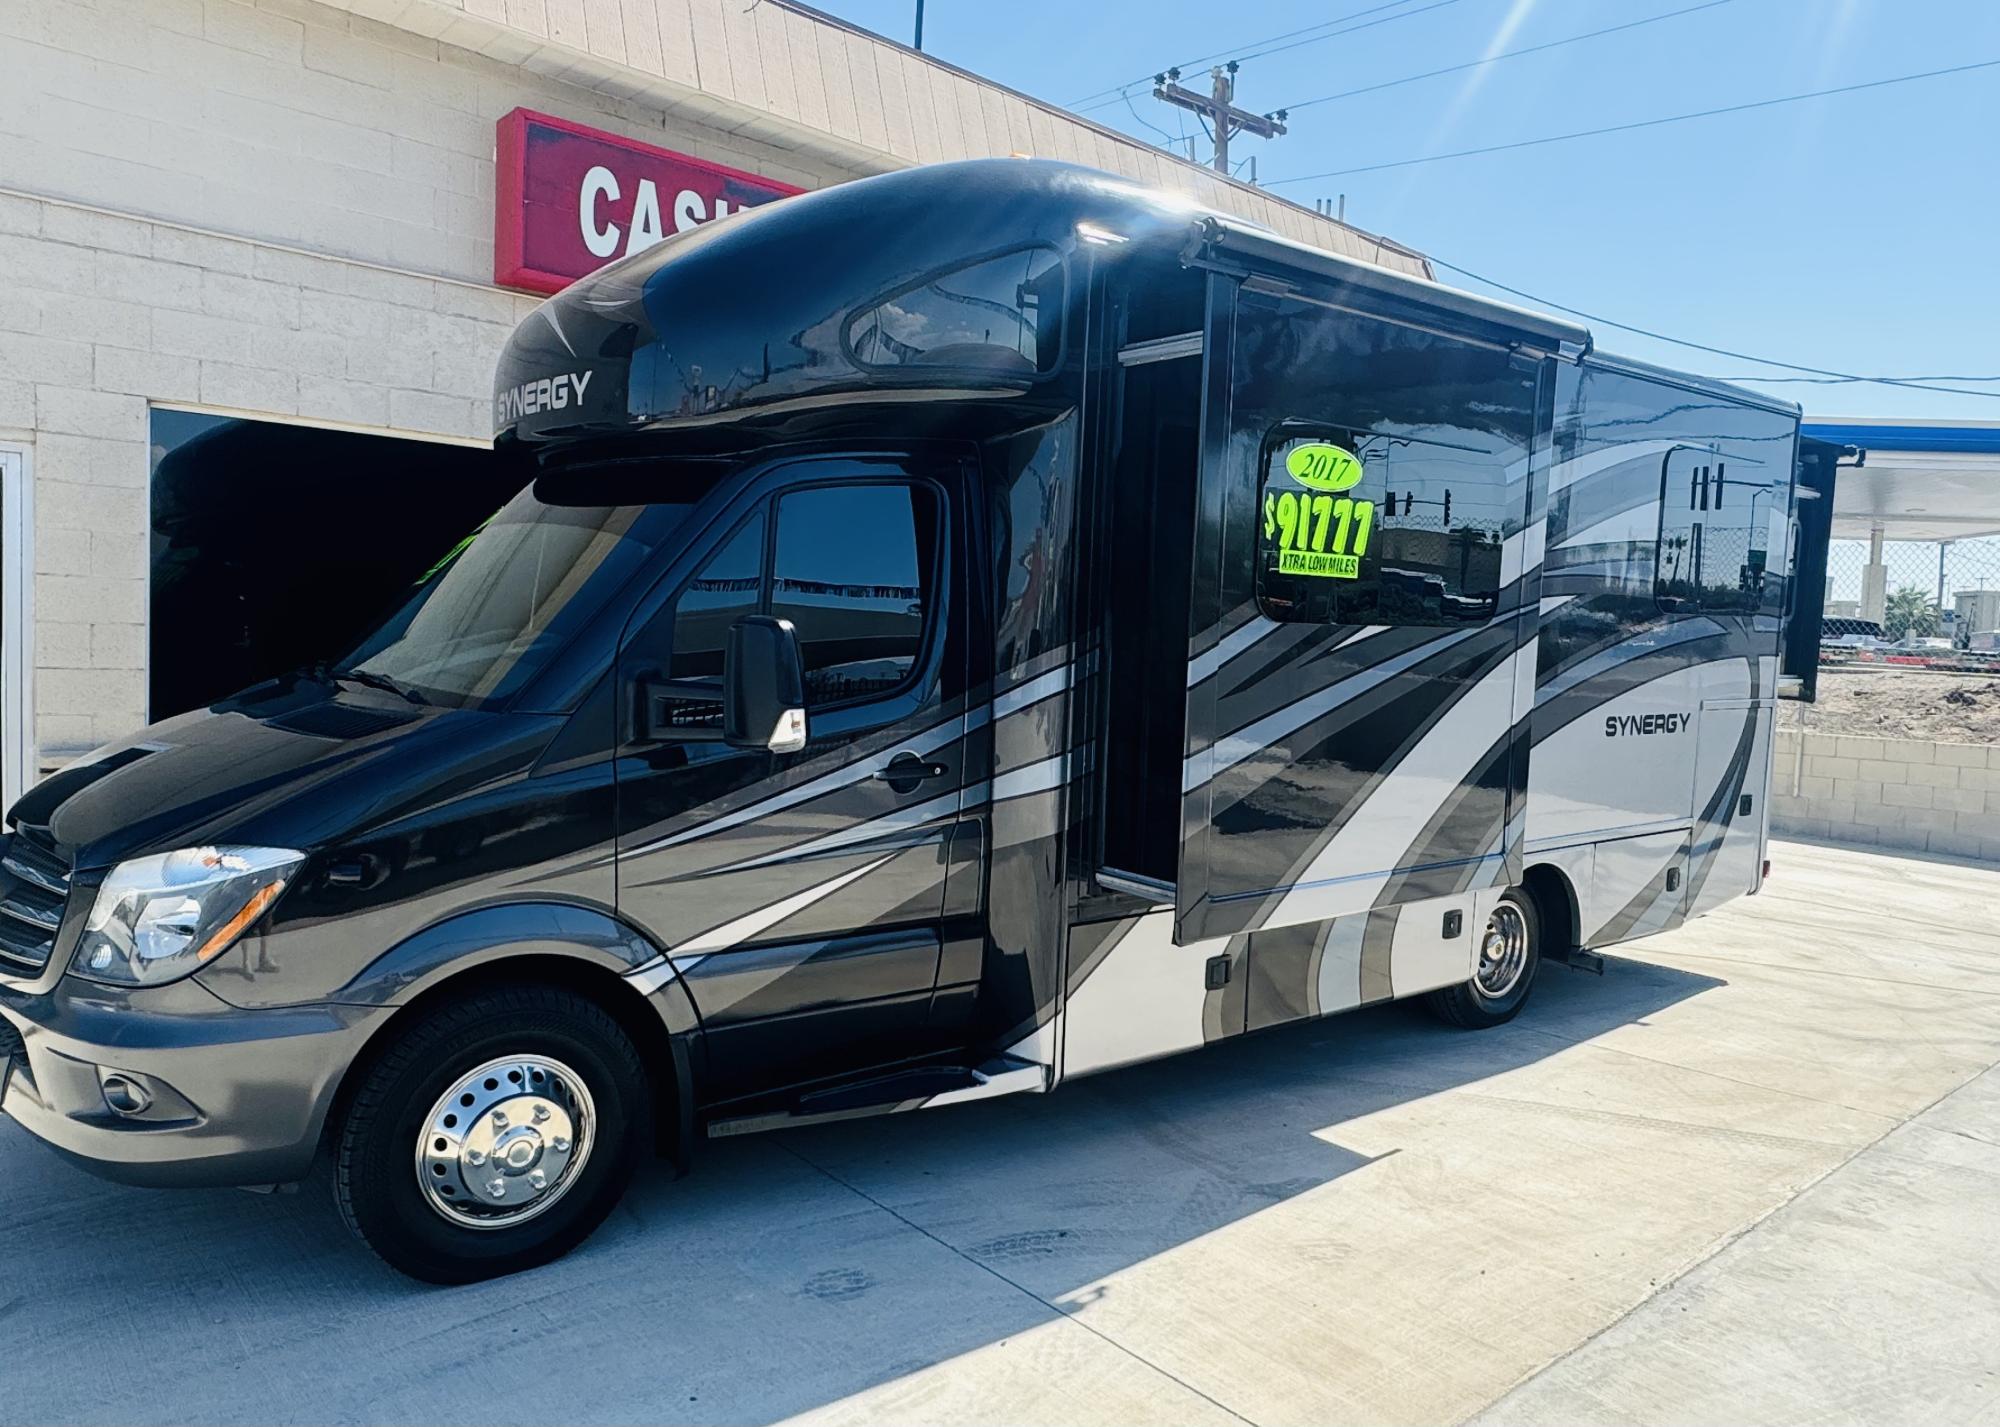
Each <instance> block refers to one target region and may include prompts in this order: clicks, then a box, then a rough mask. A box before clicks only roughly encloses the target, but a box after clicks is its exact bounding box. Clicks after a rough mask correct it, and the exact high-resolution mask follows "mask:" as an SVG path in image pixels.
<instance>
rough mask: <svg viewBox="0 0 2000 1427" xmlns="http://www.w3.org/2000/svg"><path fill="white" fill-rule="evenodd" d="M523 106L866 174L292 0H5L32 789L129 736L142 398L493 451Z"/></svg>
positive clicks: (6, 153)
mask: <svg viewBox="0 0 2000 1427" xmlns="http://www.w3.org/2000/svg"><path fill="white" fill-rule="evenodd" d="M521 104H526V105H530V106H537V107H543V108H548V109H551V110H554V111H556V112H559V113H562V114H564V115H566V116H568V117H572V118H575V119H578V120H580V121H583V122H587V123H593V124H597V125H599V126H601V127H604V128H607V129H611V130H614V131H617V132H620V133H625V134H630V135H632V136H634V137H637V138H641V139H645V140H648V141H651V142H656V143H661V144H665V145H667V146H669V147H673V148H677V149H680V150H682V151H684V152H687V153H692V154H695V155H697V156H699V157H702V158H708V159H713V160H716V161H719V162H724V163H730V164H736V165H740V166H743V167H746V168H751V169H754V170H757V171H759V172H762V173H766V174H770V175H771V176H773V177H776V178H781V179H785V180H787V181H789V182H792V183H796V184H799V185H801V186H803V187H817V186H821V185H823V184H825V183H828V182H833V181H837V180H839V179H843V178H847V177H852V176H854V175H855V174H856V173H858V172H862V171H865V170H860V169H840V168H835V167H831V166H829V165H827V164H825V163H823V162H817V161H815V162H814V163H813V164H812V165H810V166H809V164H808V162H806V161H802V160H801V158H800V156H799V155H797V154H796V153H792V152H789V151H787V150H785V149H783V148H782V147H779V146H777V145H774V144H770V143H766V142H762V141H759V140H756V139H754V138H749V137H745V136H739V135H733V134H723V133H720V132H717V131H712V130H709V129H706V128H703V127H701V126H699V125H695V124H689V123H686V122H682V121H680V120H678V119H677V118H676V116H674V115H672V114H669V113H668V112H667V111H666V110H665V109H664V108H662V107H660V106H657V105H654V106H648V105H647V104H645V103H643V102H641V101H638V100H634V99H621V98H619V97H616V96H613V95H609V94H603V93H599V92H596V91H590V90H571V89H568V88H566V87H565V86H564V85H563V84H562V83H561V82H560V81H557V80H554V79H551V78H548V77H546V76H542V75H536V74H529V73H525V72H523V71H521V70H519V69H516V68H514V67H512V66H510V65H507V64H504V63H502V62H500V61H498V60H495V59H492V58H489V57H486V56H481V55H476V54H471V53H468V52H465V51H462V50H458V49H455V48H453V47H451V46H449V45H443V44H440V43H439V42H438V41H436V40H434V39H426V38H423V37H420V36H416V35H412V34H409V33H407V32H406V31H403V30H398V29H395V28H393V27H390V26H387V25H381V24H376V23H374V22H372V21H369V20H366V19H363V18H361V17H358V16H353V15H349V14H347V13H345V12H343V11H341V10H338V9H335V8H330V7H327V6H322V5H318V4H313V3H304V2H303V0H302V3H277V2H276V0H264V3H261V4H257V5H252V4H249V3H242V0H101V3H86V0H0V442H4V443H10V444H19V445H24V446H26V447H27V448H28V452H29V462H30V471H31V473H32V481H33V487H34V500H33V504H34V529H33V530H32V531H31V532H29V539H28V558H29V559H31V560H32V561H33V564H34V571H35V576H34V583H33V592H34V598H33V604H34V628H33V630H32V641H33V643H32V652H33V663H34V680H33V687H34V702H35V717H34V720H33V728H32V730H31V737H32V740H33V741H32V745H31V748H30V751H29V757H28V767H29V769H30V772H31V774H32V773H33V772H34V771H36V770H46V769H47V768H49V767H51V766H54V765H56V764H59V763H61V762H63V761H65V760H66V759H68V758H70V757H73V756H75V755H76V754H77V753H79V752H82V751H84V750H86V749H89V748H91V747H94V746H96V745H97V744H99V743H102V742H105V741H107V740H109V739H112V738H115V737H119V736H121V735H123V734H126V733H129V732H131V731H132V730H133V729H135V728H138V727H140V726H141V725H142V724H143V723H144V722H145V721H146V675H145V665H146V644H147V633H146V620H147V557H148V548H149V536H148V529H149V511H148V478H149V471H150V464H151V463H150V456H149V450H148V444H147V443H148V410H149V408H150V407H151V406H152V405H154V404H161V405H169V406H198V407H207V408H214V409H218V410H223V411H231V412H241V413H243V414H246V415H256V416H275V417H285V418H296V419H300V420H303V421H306V422H310V423H325V424H338V425H344V426H355V427H363V428H369V429H376V430H382V431H387V432H393V433H396V434H401V435H414V436H428V437H439V438H449V439H458V440H467V439H470V440H478V441H484V440H486V439H487V438H488V437H489V436H490V434H491V431H490V414H489V413H490V407H489V405H488V403H489V401H490V398H491V393H492V373H493V366H494V362H495V360H496V358H497V357H498V354H499V349H500V345H501V343H502V342H503V341H504V339H505V337H506V335H507V333H508V332H509V330H511V328H512V326H513V324H514V323H515V322H517V321H518V320H519V319H520V318H521V317H523V316H524V315H526V313H527V312H528V311H529V310H530V309H531V308H532V306H533V304H534V299H532V298H528V297H523V296H520V295H517V294H512V293H507V292H502V291H500V290H498V289H495V288H493V287H492V286H490V280H491V276H492V271H493V246H492V244H493V239H492V227H493V213H492V204H493V154H492V149H493V126H494V121H495V120H496V119H498V118H499V117H500V116H501V115H502V114H504V113H506V112H507V111H508V110H509V109H512V108H514V107H515V106H516V105H521Z"/></svg>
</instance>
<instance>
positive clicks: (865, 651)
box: [771, 485, 938, 708]
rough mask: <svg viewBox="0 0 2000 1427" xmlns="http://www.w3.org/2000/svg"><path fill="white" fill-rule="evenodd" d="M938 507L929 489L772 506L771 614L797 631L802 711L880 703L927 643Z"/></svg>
mask: <svg viewBox="0 0 2000 1427" xmlns="http://www.w3.org/2000/svg"><path fill="white" fill-rule="evenodd" d="M937 527H938V520H937V501H936V498H935V497H934V495H933V494H932V493H931V491H930V490H929V489H927V488H925V487H920V486H911V485H840V486H822V487H817V488H813V489H808V490H802V491H792V492H789V493H788V494H786V495H784V496H781V497H780V498H779V501H778V540H777V551H776V555H775V560H774V564H773V567H772V579H771V613H772V614H775V615H777V616H779V617H780V618H782V619H788V620H790V621H791V622H792V623H793V625H795V626H796V627H797V629H798V634H799V649H800V653H801V654H802V655H803V657H804V662H805V671H806V704H807V707H808V708H824V707H826V706H828V705H830V704H838V703H846V702H848V701H850V700H856V699H866V698H873V697H878V696H880V695H882V694H886V693H889V692H892V691H893V690H895V689H896V688H898V687H900V686H901V685H902V684H903V683H905V682H906V681H907V680H908V679H909V677H910V675H911V673H912V671H913V670H914V668H915V666H916V661H917V656H918V653H919V651H920V650H921V648H922V645H923V632H924V619H925V615H926V610H927V607H928V605H929V604H930V601H931V594H932V588H931V580H932V578H933V573H932V572H933V570H934V569H935V567H936V560H935V551H936V548H937V538H938V533H937Z"/></svg>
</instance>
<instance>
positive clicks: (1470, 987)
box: [1425, 888, 1542, 1030]
mask: <svg viewBox="0 0 2000 1427" xmlns="http://www.w3.org/2000/svg"><path fill="white" fill-rule="evenodd" d="M1541 942H1542V922H1541V917H1540V916H1539V915H1538V914H1537V913H1536V911H1535V901H1534V898H1532V897H1530V896H1529V895H1528V894H1527V893H1526V892H1523V891H1522V890H1520V889H1519V888H1510V889H1509V890H1508V891H1507V892H1505V893H1503V894H1502V896H1501V898H1500V900H1499V901H1498V902H1495V903H1494V904H1493V910H1492V911H1491V912H1489V913H1487V916H1486V925H1485V927H1484V929H1483V930H1482V931H1481V932H1480V934H1479V964H1478V965H1477V966H1476V967H1475V968H1474V970H1473V973H1472V979H1471V980H1470V981H1467V982H1465V983H1464V984H1463V985H1459V986H1447V987H1445V988H1444V989H1443V990H1441V991H1433V992H1431V993H1430V995H1429V996H1428V997H1426V998H1425V1004H1426V1005H1428V1006H1429V1007H1430V1008H1431V1011H1432V1012H1433V1013H1434V1014H1435V1015H1436V1016H1437V1017H1438V1019H1439V1020H1441V1021H1444V1022H1445V1023H1446V1024H1447V1025H1453V1026H1458V1027H1460V1028H1461V1029H1463V1030H1483V1029H1485V1028H1486V1027H1488V1026H1498V1025H1504V1024H1505V1023H1507V1022H1508V1021H1511V1020H1513V1019H1514V1017H1515V1016H1517V1015H1519V1014H1520V1011H1521V1007H1523V1006H1525V1005H1526V1004H1527V1003H1528V993H1529V992H1530V991H1532V990H1533V989H1534V986H1535V970H1536V968H1537V967H1538V966H1540V965H1541V960H1542V958H1541Z"/></svg>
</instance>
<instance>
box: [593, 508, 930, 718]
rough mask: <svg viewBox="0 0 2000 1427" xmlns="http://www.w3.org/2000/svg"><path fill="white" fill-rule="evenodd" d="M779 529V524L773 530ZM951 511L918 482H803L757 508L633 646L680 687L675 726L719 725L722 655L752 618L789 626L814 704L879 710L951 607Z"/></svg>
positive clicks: (671, 696)
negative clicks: (947, 523) (945, 584)
mask: <svg viewBox="0 0 2000 1427" xmlns="http://www.w3.org/2000/svg"><path fill="white" fill-rule="evenodd" d="M774 526H775V529H773V527H774ZM943 531H944V519H943V510H942V502H941V501H940V500H939V498H938V493H937V491H936V489H935V488H934V487H932V486H930V485H928V484H925V483H922V482H915V481H908V480H884V481H879V482H875V481H843V482H839V483H836V484H828V485H808V486H799V487H795V488H792V489H788V490H783V491H780V492H778V494H777V495H776V496H775V497H774V498H772V499H769V500H766V501H763V502H760V503H759V504H758V506H757V507H756V509H755V510H754V511H752V512H751V513H750V514H749V515H748V516H746V517H745V518H744V519H743V521H742V523H741V524H739V525H738V526H737V527H736V529H735V531H734V532H732V533H731V534H730V535H729V536H728V537H727V538H726V539H724V541H723V542H722V544H721V545H720V546H718V547H717V548H716V550H715V551H714V553H712V554H711V555H710V556H709V557H708V559H707V560H706V561H705V562H704V563H703V564H702V566H701V568H700V569H699V570H697V571H696V572H695V574H694V575H693V576H692V577H690V578H689V579H688V581H687V582H686V583H685V584H683V585H682V586H681V588H680V591H679V593H678V594H676V595H675V596H674V599H673V601H672V603H671V604H669V605H667V606H666V607H665V608H664V609H662V610H661V611H660V612H659V613H658V614H657V615H655V616H654V617H653V618H652V620H651V621H650V623H649V624H648V626H647V628H646V629H645V630H644V631H643V632H641V633H640V634H638V635H636V636H635V637H634V638H633V639H632V641H631V643H630V644H629V645H628V656H635V657H636V658H637V659H638V660H640V661H642V662H654V666H655V667H656V668H658V669H660V670H662V671H663V673H664V675H665V677H666V678H667V679H668V680H670V681H672V682H673V683H675V684H678V685H680V686H681V687H679V688H678V689H674V690H671V691H665V692H664V693H663V697H664V698H665V699H666V700H667V702H668V704H669V705H670V706H671V708H672V710H673V712H672V715H671V720H672V724H673V726H675V727H676V728H679V729H683V730H688V731H690V732H695V731H701V733H697V734H696V737H697V739H699V737H700V736H702V734H705V733H706V732H707V731H710V730H720V729H721V727H722V705H721V698H722V676H723V653H724V650H725V649H726V647H727V645H728V642H729V630H730V628H731V626H733V625H734V624H735V623H736V622H737V621H738V620H740V619H742V618H743V617H744V616H746V615H752V614H772V615H776V616H778V617H779V618H781V619H787V620H790V621H791V622H792V625H793V627H794V628H795V629H796V630H797V631H798V639H799V652H800V655H801V657H802V661H803V664H804V672H805V681H806V706H807V708H808V709H809V710H810V711H812V712H815V713H817V712H821V711H824V710H828V709H834V708H842V707H847V706H851V705H862V704H870V703H874V702H876V701H879V700H883V699H887V698H890V697H892V696H894V695H896V694H899V693H901V692H903V691H904V690H906V689H907V688H908V687H909V686H910V683H911V681H912V680H913V679H914V678H915V677H916V676H917V674H918V672H919V669H920V666H921V664H922V662H923V652H924V650H925V649H926V647H928V642H929V640H930V638H931V635H932V631H931V625H932V624H933V623H934V622H935V621H936V619H937V618H938V617H939V615H940V614H941V612H942V602H941V601H940V600H939V599H938V597H937V586H938V581H939V580H940V579H941V578H942V574H943V569H944V559H943V553H944V552H943V549H942V541H943Z"/></svg>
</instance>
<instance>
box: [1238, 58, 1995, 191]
mask: <svg viewBox="0 0 2000 1427" xmlns="http://www.w3.org/2000/svg"><path fill="white" fill-rule="evenodd" d="M1996 65H2000V59H1984V60H1979V61H1976V62H1975V63H1972V64H1958V65H1953V66H1951V67H1950V68H1948V69H1931V70H1925V71H1923V72H1922V73H1920V74H1898V75H1892V76H1891V77H1890V78H1888V79H1869V80H1863V81H1861V82H1859V83H1856V84H1842V85H1837V86H1835V87H1834V88H1832V89H1814V90H1809V91H1807V92H1806V93H1804V94H1784V95H1780V96H1779V97H1777V98H1776V99H1756V100H1752V101H1751V102H1749V103H1747V104H1726V105H1724V106H1722V107H1721V108H1719V109H1698V110H1696V111H1694V112H1693V113H1691V114H1668V115H1664V116H1663V117H1661V118H1658V119H1638V120H1634V121H1633V122H1632V123H1629V124H1607V125H1605V126H1604V127H1602V128H1599V129H1579V130H1577V131H1576V132H1575V133H1570V134H1547V135H1544V136H1543V137H1541V138H1539V139H1516V140H1515V141H1514V142H1513V143H1511V144H1487V145H1485V146H1484V147H1482V148H1477V149H1456V150H1453V151H1452V152H1450V153H1444V154H1423V155H1420V156H1419V157H1417V158H1413V159H1393V160H1390V161H1389V162H1387V163H1379V164H1361V165H1358V166H1357V167H1354V168H1336V169H1328V170H1327V171H1326V172H1324V173H1304V174H1299V175H1298V176H1296V177H1294V178H1275V179H1272V180H1270V181H1269V182H1268V183H1266V184H1265V185H1264V186H1265V187H1266V188H1275V187H1277V186H1279V185H1280V184H1287V183H1311V182H1313V181H1314V180H1316V179H1322V178H1345V177H1347V176H1348V175H1349V174H1356V173H1380V172H1382V171H1383V170H1384V169H1392V168H1409V167H1411V166H1412V165H1415V164H1432V163H1440V162H1442V161H1443V160H1445V159H1466V158H1475V157H1477V156H1479V155H1481V154H1500V153H1506V152H1508V151H1510V150H1513V149H1532V148H1536V147H1538V146H1540V145H1542V144H1562V143H1567V142H1569V141H1570V140H1571V139H1591V138H1596V137H1597V136H1598V135H1600V134H1624V133H1629V132H1631V131H1632V130H1634V129H1654V128H1658V127H1659V126H1660V125H1662V124H1682V123H1686V122H1687V121H1688V120H1690V119H1712V118H1715V117H1716V116H1717V115H1720V114H1742V113H1746V112H1748V111H1749V110H1752V109H1769V108H1772V107H1773V106H1775V105H1779V104H1797V103H1799V102H1800V101H1802V100H1806V99H1825V98H1827V97H1828V96H1830V95H1835V94H1853V93H1856V92H1858V91H1860V90H1863V89H1882V88H1885V87H1887V86H1888V85H1892V84H1914V83H1915V82H1917V81H1918V80H1921V79H1942V78H1944V77H1945V76H1947V75H1953V74H1969V73H1970V72H1971V71H1973V70H1976V69H1992V68H1993V67H1994V66H1996Z"/></svg>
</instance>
